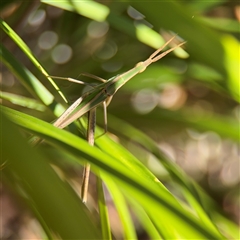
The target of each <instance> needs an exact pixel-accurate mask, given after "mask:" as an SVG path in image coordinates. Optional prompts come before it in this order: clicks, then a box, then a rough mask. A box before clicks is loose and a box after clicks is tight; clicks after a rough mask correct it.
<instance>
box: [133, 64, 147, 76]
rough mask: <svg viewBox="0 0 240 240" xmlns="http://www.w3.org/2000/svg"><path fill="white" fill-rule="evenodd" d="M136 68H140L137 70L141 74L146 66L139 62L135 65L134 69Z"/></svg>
mask: <svg viewBox="0 0 240 240" xmlns="http://www.w3.org/2000/svg"><path fill="white" fill-rule="evenodd" d="M137 67H142V68H141V69H140V70H139V73H141V72H143V71H144V70H145V69H146V66H145V65H144V62H139V63H137V64H136V65H135V68H137Z"/></svg>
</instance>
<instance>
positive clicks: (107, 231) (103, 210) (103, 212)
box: [97, 177, 112, 240]
mask: <svg viewBox="0 0 240 240" xmlns="http://www.w3.org/2000/svg"><path fill="white" fill-rule="evenodd" d="M97 192H98V208H99V216H100V222H101V229H102V238H103V239H109V240H111V239H112V235H111V227H110V223H109V218H108V210H107V205H106V201H105V196H104V191H103V182H102V179H101V178H100V177H97Z"/></svg>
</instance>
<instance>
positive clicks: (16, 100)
mask: <svg viewBox="0 0 240 240" xmlns="http://www.w3.org/2000/svg"><path fill="white" fill-rule="evenodd" d="M0 98H1V99H3V100H7V101H9V102H11V103H13V104H15V105H18V106H22V107H26V108H29V109H34V110H37V111H40V112H44V111H45V110H46V106H45V105H43V104H41V103H40V102H39V101H36V100H35V99H32V98H27V97H24V96H19V95H17V94H12V93H8V92H2V91H0Z"/></svg>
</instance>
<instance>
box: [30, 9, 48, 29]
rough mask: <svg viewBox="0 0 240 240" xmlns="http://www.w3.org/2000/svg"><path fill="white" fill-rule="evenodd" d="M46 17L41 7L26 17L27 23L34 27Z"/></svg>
mask: <svg viewBox="0 0 240 240" xmlns="http://www.w3.org/2000/svg"><path fill="white" fill-rule="evenodd" d="M45 18H46V12H45V11H44V10H43V9H39V10H37V11H35V12H33V13H32V14H30V16H29V17H28V23H29V25H31V26H33V27H36V26H39V25H40V24H42V23H43V21H44V20H45Z"/></svg>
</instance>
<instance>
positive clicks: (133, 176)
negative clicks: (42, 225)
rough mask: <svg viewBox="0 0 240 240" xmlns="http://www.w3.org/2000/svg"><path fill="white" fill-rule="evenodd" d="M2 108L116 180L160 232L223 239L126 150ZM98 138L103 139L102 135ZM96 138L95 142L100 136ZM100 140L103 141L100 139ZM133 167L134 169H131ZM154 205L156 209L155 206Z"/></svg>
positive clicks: (53, 142)
mask: <svg viewBox="0 0 240 240" xmlns="http://www.w3.org/2000/svg"><path fill="white" fill-rule="evenodd" d="M2 110H3V112H4V113H5V114H7V116H8V117H9V118H11V120H12V121H14V122H15V123H17V124H19V125H21V126H22V127H24V128H27V129H29V130H31V131H34V132H35V133H37V134H39V135H41V136H43V135H44V138H45V139H46V141H48V142H49V143H52V144H54V146H56V147H58V148H60V149H62V150H65V151H67V152H68V153H70V154H71V155H72V156H73V157H76V160H77V159H78V158H79V156H81V157H82V158H85V159H86V161H88V162H90V163H91V164H92V166H93V170H94V169H95V168H96V167H98V168H99V169H101V171H102V172H103V173H105V174H108V175H109V176H110V177H111V178H112V179H114V180H115V181H116V183H117V184H118V186H119V187H121V189H124V191H126V193H127V194H129V195H131V196H132V197H133V198H135V200H137V201H138V202H139V203H140V204H141V205H142V206H143V207H144V209H145V211H146V212H147V213H148V214H149V216H150V218H151V219H153V220H154V222H155V225H156V226H157V227H158V228H159V229H161V228H162V231H163V232H164V231H165V228H164V227H166V226H167V227H168V228H169V229H172V230H173V229H174V232H172V231H170V232H169V233H168V235H167V236H168V237H174V238H176V236H178V237H179V238H207V239H209V238H210V239H223V238H224V237H223V236H222V235H221V234H219V233H218V232H217V231H213V229H212V228H211V226H209V225H208V223H205V222H202V220H200V219H199V218H197V217H196V216H194V215H192V214H191V213H190V212H188V211H186V210H185V209H184V208H183V207H182V206H181V204H180V202H178V201H177V200H176V199H175V198H174V197H173V196H172V195H171V193H170V192H169V191H168V190H167V189H166V188H165V187H164V186H163V185H162V184H161V183H160V182H159V181H158V180H157V179H156V178H155V179H153V178H152V176H153V175H152V174H151V173H150V172H149V170H148V169H146V168H145V172H144V166H143V165H141V164H140V163H136V161H135V160H133V158H131V159H129V160H127V161H126V159H128V158H129V156H130V155H129V154H125V150H124V151H123V150H122V148H120V146H118V147H117V149H114V147H113V149H112V150H113V151H115V152H116V153H117V152H119V151H120V152H121V155H117V156H119V158H117V159H114V158H112V157H111V156H109V155H107V154H104V153H103V152H101V151H100V150H99V149H97V148H96V147H91V146H89V145H88V143H87V142H85V141H83V140H82V139H80V138H78V137H76V136H75V135H72V134H71V133H68V132H66V131H64V130H61V129H57V128H55V127H53V126H52V125H51V124H48V123H46V122H43V121H40V120H38V119H36V118H33V117H30V116H28V115H26V114H22V113H19V112H16V111H14V110H10V109H8V108H5V107H2ZM102 139H106V137H103V138H102ZM102 139H99V140H98V144H99V142H100V140H101V141H102ZM103 142H104V141H103ZM133 170H134V171H133ZM156 209H157V210H156Z"/></svg>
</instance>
